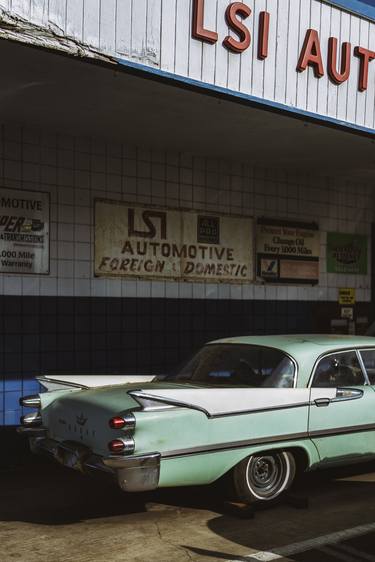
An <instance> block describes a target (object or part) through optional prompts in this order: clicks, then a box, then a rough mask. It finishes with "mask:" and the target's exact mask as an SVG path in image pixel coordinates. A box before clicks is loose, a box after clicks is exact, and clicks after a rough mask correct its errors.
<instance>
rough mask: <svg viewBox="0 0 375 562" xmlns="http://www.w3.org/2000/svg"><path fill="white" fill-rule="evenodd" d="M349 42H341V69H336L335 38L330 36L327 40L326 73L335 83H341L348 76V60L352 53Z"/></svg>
mask: <svg viewBox="0 0 375 562" xmlns="http://www.w3.org/2000/svg"><path fill="white" fill-rule="evenodd" d="M351 51H352V46H351V44H350V43H343V44H342V51H341V70H340V71H338V70H337V39H336V37H330V38H329V40H328V74H329V76H330V78H331V80H332V81H333V82H334V83H335V84H342V83H343V82H345V81H346V80H347V79H348V78H349V76H350V61H351V54H352V52H351Z"/></svg>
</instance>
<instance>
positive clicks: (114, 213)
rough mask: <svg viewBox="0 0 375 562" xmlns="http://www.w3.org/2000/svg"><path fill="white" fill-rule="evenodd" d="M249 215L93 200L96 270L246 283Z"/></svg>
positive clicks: (250, 269) (250, 244)
mask: <svg viewBox="0 0 375 562" xmlns="http://www.w3.org/2000/svg"><path fill="white" fill-rule="evenodd" d="M252 256H253V220H252V219H251V218H247V217H238V216H229V215H217V214H214V213H207V212H202V213H198V212H193V211H181V210H172V209H165V208H157V207H141V206H137V205H133V204H128V203H123V202H118V201H103V200H97V201H96V202H95V275H97V276H111V277H138V278H144V279H181V280H186V281H188V280H194V281H209V282H215V283H218V282H232V283H246V282H249V281H251V280H252V279H253V259H252Z"/></svg>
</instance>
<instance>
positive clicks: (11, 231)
mask: <svg viewBox="0 0 375 562" xmlns="http://www.w3.org/2000/svg"><path fill="white" fill-rule="evenodd" d="M49 222H50V196H49V193H44V192H40V191H21V190H19V189H17V190H15V189H5V188H2V187H0V272H2V273H14V274H22V275H24V274H25V273H34V274H39V275H40V274H44V275H46V274H48V273H49Z"/></svg>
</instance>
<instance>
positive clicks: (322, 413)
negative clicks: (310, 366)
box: [309, 350, 375, 463]
mask: <svg viewBox="0 0 375 562" xmlns="http://www.w3.org/2000/svg"><path fill="white" fill-rule="evenodd" d="M309 436H310V438H311V439H312V441H313V442H314V444H315V445H316V447H317V449H318V452H319V455H320V457H321V460H322V461H323V462H327V463H330V462H334V463H335V462H336V463H337V462H343V463H346V462H350V461H351V460H354V459H360V458H363V459H365V458H367V457H371V456H373V455H375V392H374V390H373V388H372V387H371V386H370V385H369V381H368V378H367V374H366V373H365V371H364V368H363V361H362V358H361V356H360V354H359V352H358V351H356V350H350V351H349V350H348V351H342V352H338V353H331V354H328V355H326V356H324V357H322V358H321V359H320V360H319V361H318V363H317V365H316V368H315V370H314V373H313V377H312V382H311V391H310V417H309Z"/></svg>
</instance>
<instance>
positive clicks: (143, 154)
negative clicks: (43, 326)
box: [0, 125, 373, 301]
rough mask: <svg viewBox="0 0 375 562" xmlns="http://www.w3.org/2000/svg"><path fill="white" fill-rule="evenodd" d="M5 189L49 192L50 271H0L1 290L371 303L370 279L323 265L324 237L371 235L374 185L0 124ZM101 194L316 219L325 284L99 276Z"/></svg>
mask: <svg viewBox="0 0 375 562" xmlns="http://www.w3.org/2000/svg"><path fill="white" fill-rule="evenodd" d="M1 185H2V186H3V187H6V188H14V189H31V190H35V191H38V190H41V191H49V192H50V193H51V221H52V224H51V275H50V276H49V277H45V276H41V277H40V278H39V277H38V276H36V277H32V278H30V277H27V278H26V277H20V276H14V275H6V274H2V275H0V294H7V295H22V294H24V295H49V296H51V295H55V296H97V297H99V296H100V297H105V296H111V297H137V298H146V297H147V298H148V297H155V298H163V297H168V298H192V297H193V298H196V299H205V298H207V299H244V300H248V299H272V300H273V299H278V300H295V299H299V300H330V301H336V300H337V288H338V287H356V289H357V298H358V300H359V301H369V300H370V298H371V291H370V276H369V275H368V276H359V275H336V274H327V273H326V267H325V259H324V258H325V255H326V247H325V244H326V232H327V231H329V230H338V231H342V232H357V233H363V234H368V235H369V234H370V229H371V222H372V220H373V194H372V187H371V186H369V185H365V184H361V183H353V182H352V181H344V180H342V179H335V178H326V177H324V178H318V177H313V176H312V175H310V174H308V173H306V174H299V173H296V172H293V171H290V170H289V171H284V170H276V171H275V170H266V169H260V168H256V167H251V166H250V165H248V164H243V163H240V162H227V161H222V160H215V159H212V158H210V159H207V158H204V157H203V156H202V155H192V154H181V153H177V152H176V153H173V152H170V153H169V152H168V153H164V152H160V151H158V150H155V151H154V150H149V149H144V148H136V147H131V146H126V145H120V144H109V143H104V142H101V141H95V140H90V139H86V138H75V137H68V136H65V135H58V134H56V135H53V134H51V133H47V132H45V131H38V130H31V129H23V128H21V127H18V126H8V125H7V126H2V127H1V128H0V186H1ZM0 189H1V187H0ZM95 197H107V198H110V199H118V200H124V201H131V202H134V203H146V204H147V203H153V204H156V205H160V206H173V207H176V206H179V205H181V206H183V207H186V206H189V207H191V208H192V209H201V210H207V211H213V212H228V211H229V212H232V213H243V214H246V215H252V216H269V217H281V218H290V219H298V220H306V221H312V220H314V221H317V222H318V223H319V225H320V228H321V231H322V234H321V256H322V260H321V275H320V283H319V285H318V286H316V287H294V286H292V287H285V286H277V287H275V286H262V285H257V284H252V285H242V286H233V285H225V284H220V285H215V284H212V283H206V284H204V283H185V282H181V283H178V282H170V281H166V282H161V281H154V282H153V281H135V280H134V279H131V280H126V279H123V280H117V279H116V280H113V279H96V278H94V276H93V243H94V225H93V199H94V198H95ZM369 253H370V252H369ZM369 259H370V258H369Z"/></svg>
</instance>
